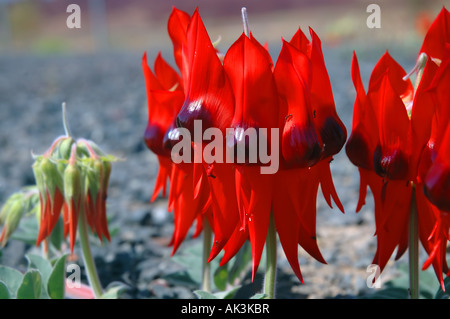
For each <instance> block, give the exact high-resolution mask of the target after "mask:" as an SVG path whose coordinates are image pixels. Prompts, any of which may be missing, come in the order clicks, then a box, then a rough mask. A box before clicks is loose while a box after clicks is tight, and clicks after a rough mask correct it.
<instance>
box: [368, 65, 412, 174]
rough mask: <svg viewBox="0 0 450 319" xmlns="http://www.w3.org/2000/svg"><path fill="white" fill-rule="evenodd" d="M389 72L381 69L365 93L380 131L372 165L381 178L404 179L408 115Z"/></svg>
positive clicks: (406, 158) (405, 172)
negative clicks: (378, 143) (379, 74)
mask: <svg viewBox="0 0 450 319" xmlns="http://www.w3.org/2000/svg"><path fill="white" fill-rule="evenodd" d="M389 73H390V71H389ZM389 73H388V72H385V73H384V74H383V75H382V76H380V77H378V78H377V82H372V86H371V88H370V90H371V91H369V94H368V98H369V99H370V103H371V104H372V105H373V107H374V109H375V115H376V117H377V122H378V131H379V134H380V145H379V146H377V148H376V149H375V153H374V168H375V171H376V172H377V174H379V175H380V176H382V177H387V178H389V179H403V180H406V179H407V177H408V152H409V150H408V147H407V145H408V131H409V117H408V114H407V112H406V108H405V105H404V104H403V102H402V100H401V99H400V97H399V95H398V94H397V92H396V91H395V90H394V88H393V86H392V85H391V81H390V80H391V77H390V76H389Z"/></svg>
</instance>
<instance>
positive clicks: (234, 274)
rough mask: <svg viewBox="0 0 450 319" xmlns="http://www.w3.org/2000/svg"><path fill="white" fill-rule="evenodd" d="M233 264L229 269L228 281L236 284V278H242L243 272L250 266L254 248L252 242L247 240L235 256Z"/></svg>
mask: <svg viewBox="0 0 450 319" xmlns="http://www.w3.org/2000/svg"><path fill="white" fill-rule="evenodd" d="M233 259H234V262H233V265H232V266H231V267H230V270H229V271H228V282H229V283H230V284H234V282H235V281H236V279H239V278H242V277H243V274H244V273H245V272H246V270H247V269H248V268H249V267H250V265H251V261H252V249H251V246H250V243H249V242H248V241H246V242H245V243H244V245H243V246H242V248H241V249H240V250H239V251H238V253H237V254H236V256H235V257H234V258H233Z"/></svg>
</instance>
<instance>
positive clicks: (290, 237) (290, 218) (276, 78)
mask: <svg viewBox="0 0 450 319" xmlns="http://www.w3.org/2000/svg"><path fill="white" fill-rule="evenodd" d="M299 32H301V31H299ZM299 36H300V33H297V35H296V36H295V37H294V39H293V40H292V41H291V42H292V43H296V42H295V41H296V40H297V37H299ZM303 37H304V36H303ZM304 39H305V40H304V42H303V48H304V49H305V51H306V50H308V52H309V53H308V55H307V54H306V53H303V52H302V51H300V49H301V48H296V47H295V46H294V44H292V43H287V42H284V44H283V49H282V51H281V53H280V57H279V59H278V61H277V64H276V66H275V68H274V67H273V64H272V60H271V58H270V55H269V54H268V52H267V50H266V49H265V48H264V47H263V46H262V45H261V44H259V43H258V42H257V41H256V39H255V38H254V37H253V36H252V35H251V34H250V35H249V36H246V35H244V34H243V35H242V36H241V37H240V38H239V39H238V40H237V41H236V42H235V43H234V44H233V45H232V46H231V48H230V49H229V51H228V52H227V54H226V56H225V60H224V67H225V70H226V71H227V74H228V76H229V78H230V81H231V83H232V86H233V91H234V94H235V99H236V107H235V115H234V119H233V122H232V123H233V124H232V125H233V127H234V128H244V129H248V128H255V129H258V128H268V129H270V128H284V129H283V135H282V136H281V137H280V139H281V143H273V142H274V141H276V142H279V141H278V140H274V139H272V137H271V136H270V135H269V134H267V135H265V134H264V133H262V132H261V131H260V132H259V135H258V138H259V139H263V141H267V142H269V141H270V142H269V146H268V149H269V150H271V152H272V154H273V152H274V151H278V153H282V155H283V158H281V159H280V160H281V163H280V165H281V169H280V170H279V171H277V172H276V173H275V174H262V173H261V165H262V164H263V163H254V164H253V165H252V163H250V159H249V158H247V161H246V164H243V165H236V192H237V196H238V203H239V209H240V216H241V223H240V224H238V225H237V226H236V229H235V232H234V234H233V236H232V237H231V238H230V240H229V242H228V243H227V244H226V246H225V247H224V250H225V255H224V257H223V259H222V261H221V264H225V263H226V262H227V261H228V260H229V259H230V258H231V257H232V256H234V255H235V254H236V253H237V251H238V250H239V248H240V247H241V246H242V244H243V243H244V242H245V241H246V240H247V239H249V240H250V243H251V246H252V256H253V276H254V275H255V273H256V269H257V267H258V264H259V261H260V257H261V253H262V250H263V248H264V243H265V241H266V237H267V231H268V227H269V220H270V215H271V214H273V217H274V221H275V227H276V229H277V232H278V235H279V238H280V242H281V245H282V247H283V249H284V252H285V254H286V257H287V259H288V261H289V263H290V264H291V266H292V268H293V270H294V272H295V273H296V275H297V276H298V278H299V279H300V280H301V281H303V279H302V275H301V272H300V267H299V263H298V245H299V244H300V245H301V246H302V247H303V248H304V249H305V250H306V251H307V252H309V253H310V254H311V255H312V256H314V257H315V258H316V259H317V260H319V261H321V262H325V260H324V259H323V257H322V256H321V254H320V251H319V248H318V246H317V242H316V197H317V191H318V186H319V184H322V189H323V193H324V195H325V197H326V199H327V201H328V203H329V204H330V205H331V197H333V198H334V200H335V201H336V202H337V203H338V205H339V207H340V208H341V209H342V210H343V207H342V205H341V204H340V202H339V199H338V197H337V194H336V192H335V189H334V186H333V183H332V179H331V173H330V171H329V161H330V159H331V155H332V154H334V152H338V151H339V149H340V147H342V146H343V143H342V141H341V140H339V141H336V140H335V139H334V138H336V135H334V136H333V134H328V135H327V134H326V132H328V133H329V132H331V131H332V130H327V129H328V128H329V125H330V124H329V123H332V122H334V123H340V124H341V125H342V123H341V122H340V120H339V119H338V117H337V115H336V111H335V109H334V102H330V101H332V97H331V99H330V96H329V95H328V94H331V86H329V87H328V86H326V85H325V86H324V87H323V90H324V93H323V94H324V95H326V98H323V99H320V98H318V97H317V96H313V94H312V92H313V91H312V89H311V87H312V83H315V84H314V86H315V88H317V87H318V86H319V83H320V82H323V81H325V79H326V80H328V75H327V74H326V69H324V64H321V63H322V62H323V57H322V55H321V51H320V50H319V49H320V42H319V43H318V42H317V41H318V38H315V35H314V34H313V44H311V43H309V41H308V40H307V39H306V37H304ZM312 51H314V52H315V53H311V52H312ZM315 54H317V56H315ZM311 56H315V58H310V57H311ZM318 57H320V58H322V60H320V59H318ZM319 62H320V63H319ZM322 68H323V69H322ZM313 69H314V70H316V72H317V75H316V73H312V70H313ZM327 83H328V84H329V80H328V82H326V81H325V84H327ZM328 89H329V91H328ZM316 93H317V92H316ZM324 101H327V102H328V103H332V104H327V103H325V102H324ZM314 115H315V116H316V118H317V120H315V118H314ZM322 119H331V120H330V121H328V123H326V122H327V120H323V121H322ZM336 119H337V120H336ZM285 123H286V124H285ZM325 123H326V124H325ZM340 124H337V126H339V129H337V131H339V132H338V133H337V135H339V138H338V139H342V138H343V139H344V141H345V127H344V126H343V125H342V128H341V126H340ZM324 127H326V129H323V128H324ZM340 134H343V135H344V136H340ZM323 139H326V140H327V143H328V145H331V146H332V147H330V148H328V149H326V150H325V151H323V147H322V146H323V144H324V143H323ZM239 143H241V144H244V146H245V148H246V149H250V148H251V145H248V144H249V141H248V140H245V139H240V138H234V145H239ZM339 144H340V146H338V145H339ZM275 148H280V149H278V150H276V149H275ZM322 158H323V160H321V159H322ZM325 158H326V160H325ZM314 164H316V165H314ZM312 165H314V166H312ZM310 166H312V167H310ZM300 194H301V195H300Z"/></svg>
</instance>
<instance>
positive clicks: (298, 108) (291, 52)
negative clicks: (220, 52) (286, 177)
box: [274, 42, 322, 167]
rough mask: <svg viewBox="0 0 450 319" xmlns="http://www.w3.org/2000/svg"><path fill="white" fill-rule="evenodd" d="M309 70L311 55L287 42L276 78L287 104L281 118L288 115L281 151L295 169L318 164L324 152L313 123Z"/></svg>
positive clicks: (284, 43) (277, 66) (279, 61)
mask: <svg viewBox="0 0 450 319" xmlns="http://www.w3.org/2000/svg"><path fill="white" fill-rule="evenodd" d="M308 68H310V66H309V61H308V58H307V56H306V55H305V54H303V53H302V52H301V51H299V50H297V49H296V48H294V47H293V46H292V45H291V44H289V43H287V42H283V47H282V49H281V53H280V56H279V58H278V61H277V64H276V66H275V70H274V76H275V80H276V83H277V88H278V92H279V93H280V96H281V102H282V103H283V104H282V108H283V109H284V111H281V112H282V113H281V116H285V124H284V128H283V135H282V146H281V151H282V154H283V158H284V160H285V161H286V162H287V164H288V165H289V166H293V167H308V166H312V165H314V164H315V163H317V162H318V161H319V159H320V155H321V149H322V147H321V143H320V140H319V137H318V136H317V133H316V130H315V127H314V124H313V118H312V116H313V114H312V109H311V99H310V94H309V88H308V83H307V82H308V74H309V73H310V72H309V71H307V70H308Z"/></svg>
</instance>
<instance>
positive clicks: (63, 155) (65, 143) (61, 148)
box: [56, 137, 75, 160]
mask: <svg viewBox="0 0 450 319" xmlns="http://www.w3.org/2000/svg"><path fill="white" fill-rule="evenodd" d="M74 142H75V141H74V140H73V139H72V138H71V137H67V138H64V139H63V140H61V142H59V144H58V146H57V150H56V153H57V157H58V159H65V160H68V159H69V157H70V152H71V151H72V144H73V143H74Z"/></svg>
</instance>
